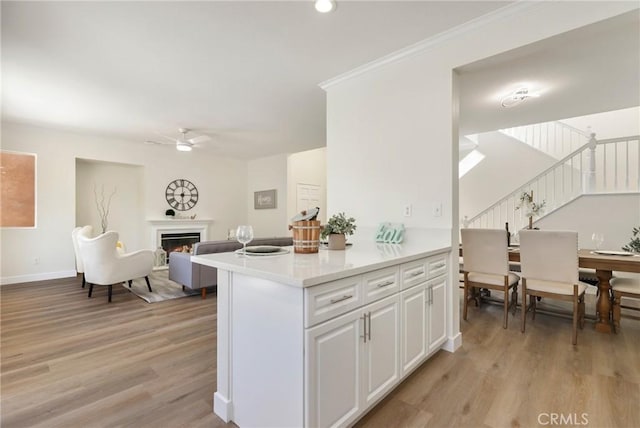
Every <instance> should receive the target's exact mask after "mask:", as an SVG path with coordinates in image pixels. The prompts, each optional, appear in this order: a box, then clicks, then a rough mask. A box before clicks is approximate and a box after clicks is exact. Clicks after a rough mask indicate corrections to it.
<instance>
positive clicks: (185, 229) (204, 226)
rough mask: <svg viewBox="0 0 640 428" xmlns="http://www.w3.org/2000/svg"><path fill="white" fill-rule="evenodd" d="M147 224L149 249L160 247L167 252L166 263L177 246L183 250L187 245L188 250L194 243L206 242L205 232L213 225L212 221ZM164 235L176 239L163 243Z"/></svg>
mask: <svg viewBox="0 0 640 428" xmlns="http://www.w3.org/2000/svg"><path fill="white" fill-rule="evenodd" d="M147 223H148V224H149V226H150V229H151V236H150V238H151V240H150V242H149V246H150V248H158V247H162V248H163V249H164V250H165V251H166V252H167V261H168V258H169V257H170V254H171V252H172V251H173V250H174V249H176V248H178V246H179V247H180V248H183V247H184V246H185V245H187V246H188V248H190V247H192V246H193V244H194V243H196V242H201V241H206V240H207V239H208V238H207V235H208V233H207V232H208V231H209V226H210V225H211V224H212V223H213V220H208V219H199V220H190V219H189V220H187V219H166V220H147ZM165 235H166V236H167V237H169V238H178V239H169V241H168V242H163V241H164V240H163V237H164V236H165ZM177 235H179V236H177ZM196 235H197V239H196ZM180 239H183V240H184V242H180ZM158 269H166V266H162V267H159V268H158Z"/></svg>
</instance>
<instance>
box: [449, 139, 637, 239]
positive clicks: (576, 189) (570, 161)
mask: <svg viewBox="0 0 640 428" xmlns="http://www.w3.org/2000/svg"><path fill="white" fill-rule="evenodd" d="M639 170H640V136H638V135H635V136H630V137H623V138H612V139H607V140H603V141H597V140H596V139H595V134H591V137H590V140H589V142H588V144H587V145H584V146H582V147H579V148H577V149H576V150H574V151H573V152H571V153H569V154H568V155H566V156H565V157H563V158H562V159H560V160H559V161H558V162H556V163H555V164H554V165H552V166H551V167H549V168H547V169H546V170H544V171H543V172H541V173H540V174H538V175H537V176H535V177H534V178H533V179H531V180H529V181H528V182H526V183H525V184H524V185H522V186H520V187H518V188H517V189H516V190H515V191H513V192H511V193H510V194H508V195H507V196H505V197H504V198H502V199H500V200H499V201H498V202H496V203H494V204H493V205H491V206H490V207H489V208H487V209H486V210H484V211H482V212H481V213H480V214H478V215H476V216H475V217H473V218H471V219H470V220H467V219H466V217H465V219H463V221H462V226H463V227H478V228H503V227H504V226H505V223H507V222H508V223H509V228H510V230H512V231H513V230H520V229H523V228H524V227H527V226H528V217H526V216H525V212H524V209H517V207H518V205H519V203H520V197H521V196H522V194H523V193H529V192H531V191H533V192H534V202H537V203H541V202H542V201H545V209H544V212H543V215H548V214H549V213H551V212H553V211H555V210H556V209H558V208H560V207H561V206H563V205H565V204H567V203H569V202H571V201H572V200H574V199H575V198H577V197H578V196H580V195H582V194H587V193H620V192H638V191H640V172H639Z"/></svg>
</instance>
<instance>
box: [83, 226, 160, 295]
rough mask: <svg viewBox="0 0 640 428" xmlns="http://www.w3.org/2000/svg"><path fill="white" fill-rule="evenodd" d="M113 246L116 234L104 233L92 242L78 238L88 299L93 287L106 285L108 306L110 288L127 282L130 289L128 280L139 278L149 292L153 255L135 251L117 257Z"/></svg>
mask: <svg viewBox="0 0 640 428" xmlns="http://www.w3.org/2000/svg"><path fill="white" fill-rule="evenodd" d="M117 242H118V233H117V232H106V233H103V234H102V235H99V236H97V237H95V238H87V237H84V236H82V235H80V236H79V238H78V243H79V246H80V253H81V254H82V261H83V264H84V270H85V276H86V279H87V282H88V283H89V297H91V293H92V292H93V286H94V284H97V285H107V286H108V287H109V292H108V296H109V297H108V299H109V302H111V294H112V286H113V284H119V283H122V282H125V281H127V282H128V283H129V288H131V281H132V279H134V278H141V277H144V279H145V280H146V282H147V287H148V288H149V292H153V290H152V289H151V284H150V282H149V274H151V271H152V269H153V251H151V250H139V251H134V252H132V253H125V254H119V253H118V250H117V247H116V243H117Z"/></svg>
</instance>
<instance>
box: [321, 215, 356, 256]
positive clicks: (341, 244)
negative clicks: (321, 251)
mask: <svg viewBox="0 0 640 428" xmlns="http://www.w3.org/2000/svg"><path fill="white" fill-rule="evenodd" d="M355 230H356V219H355V218H353V217H349V218H347V217H346V216H345V214H344V213H338V214H334V215H333V216H332V217H331V218H330V219H329V220H328V221H327V224H325V225H324V227H323V228H322V233H321V237H322V239H326V238H329V249H330V250H344V248H345V245H346V235H353V232H354V231H355Z"/></svg>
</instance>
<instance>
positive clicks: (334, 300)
mask: <svg viewBox="0 0 640 428" xmlns="http://www.w3.org/2000/svg"><path fill="white" fill-rule="evenodd" d="M352 297H353V295H351V294H345V295H344V296H342V297H339V298H337V299H331V304H332V305H333V304H334V303H338V302H342V301H343V300H347V299H350V298H352Z"/></svg>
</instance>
